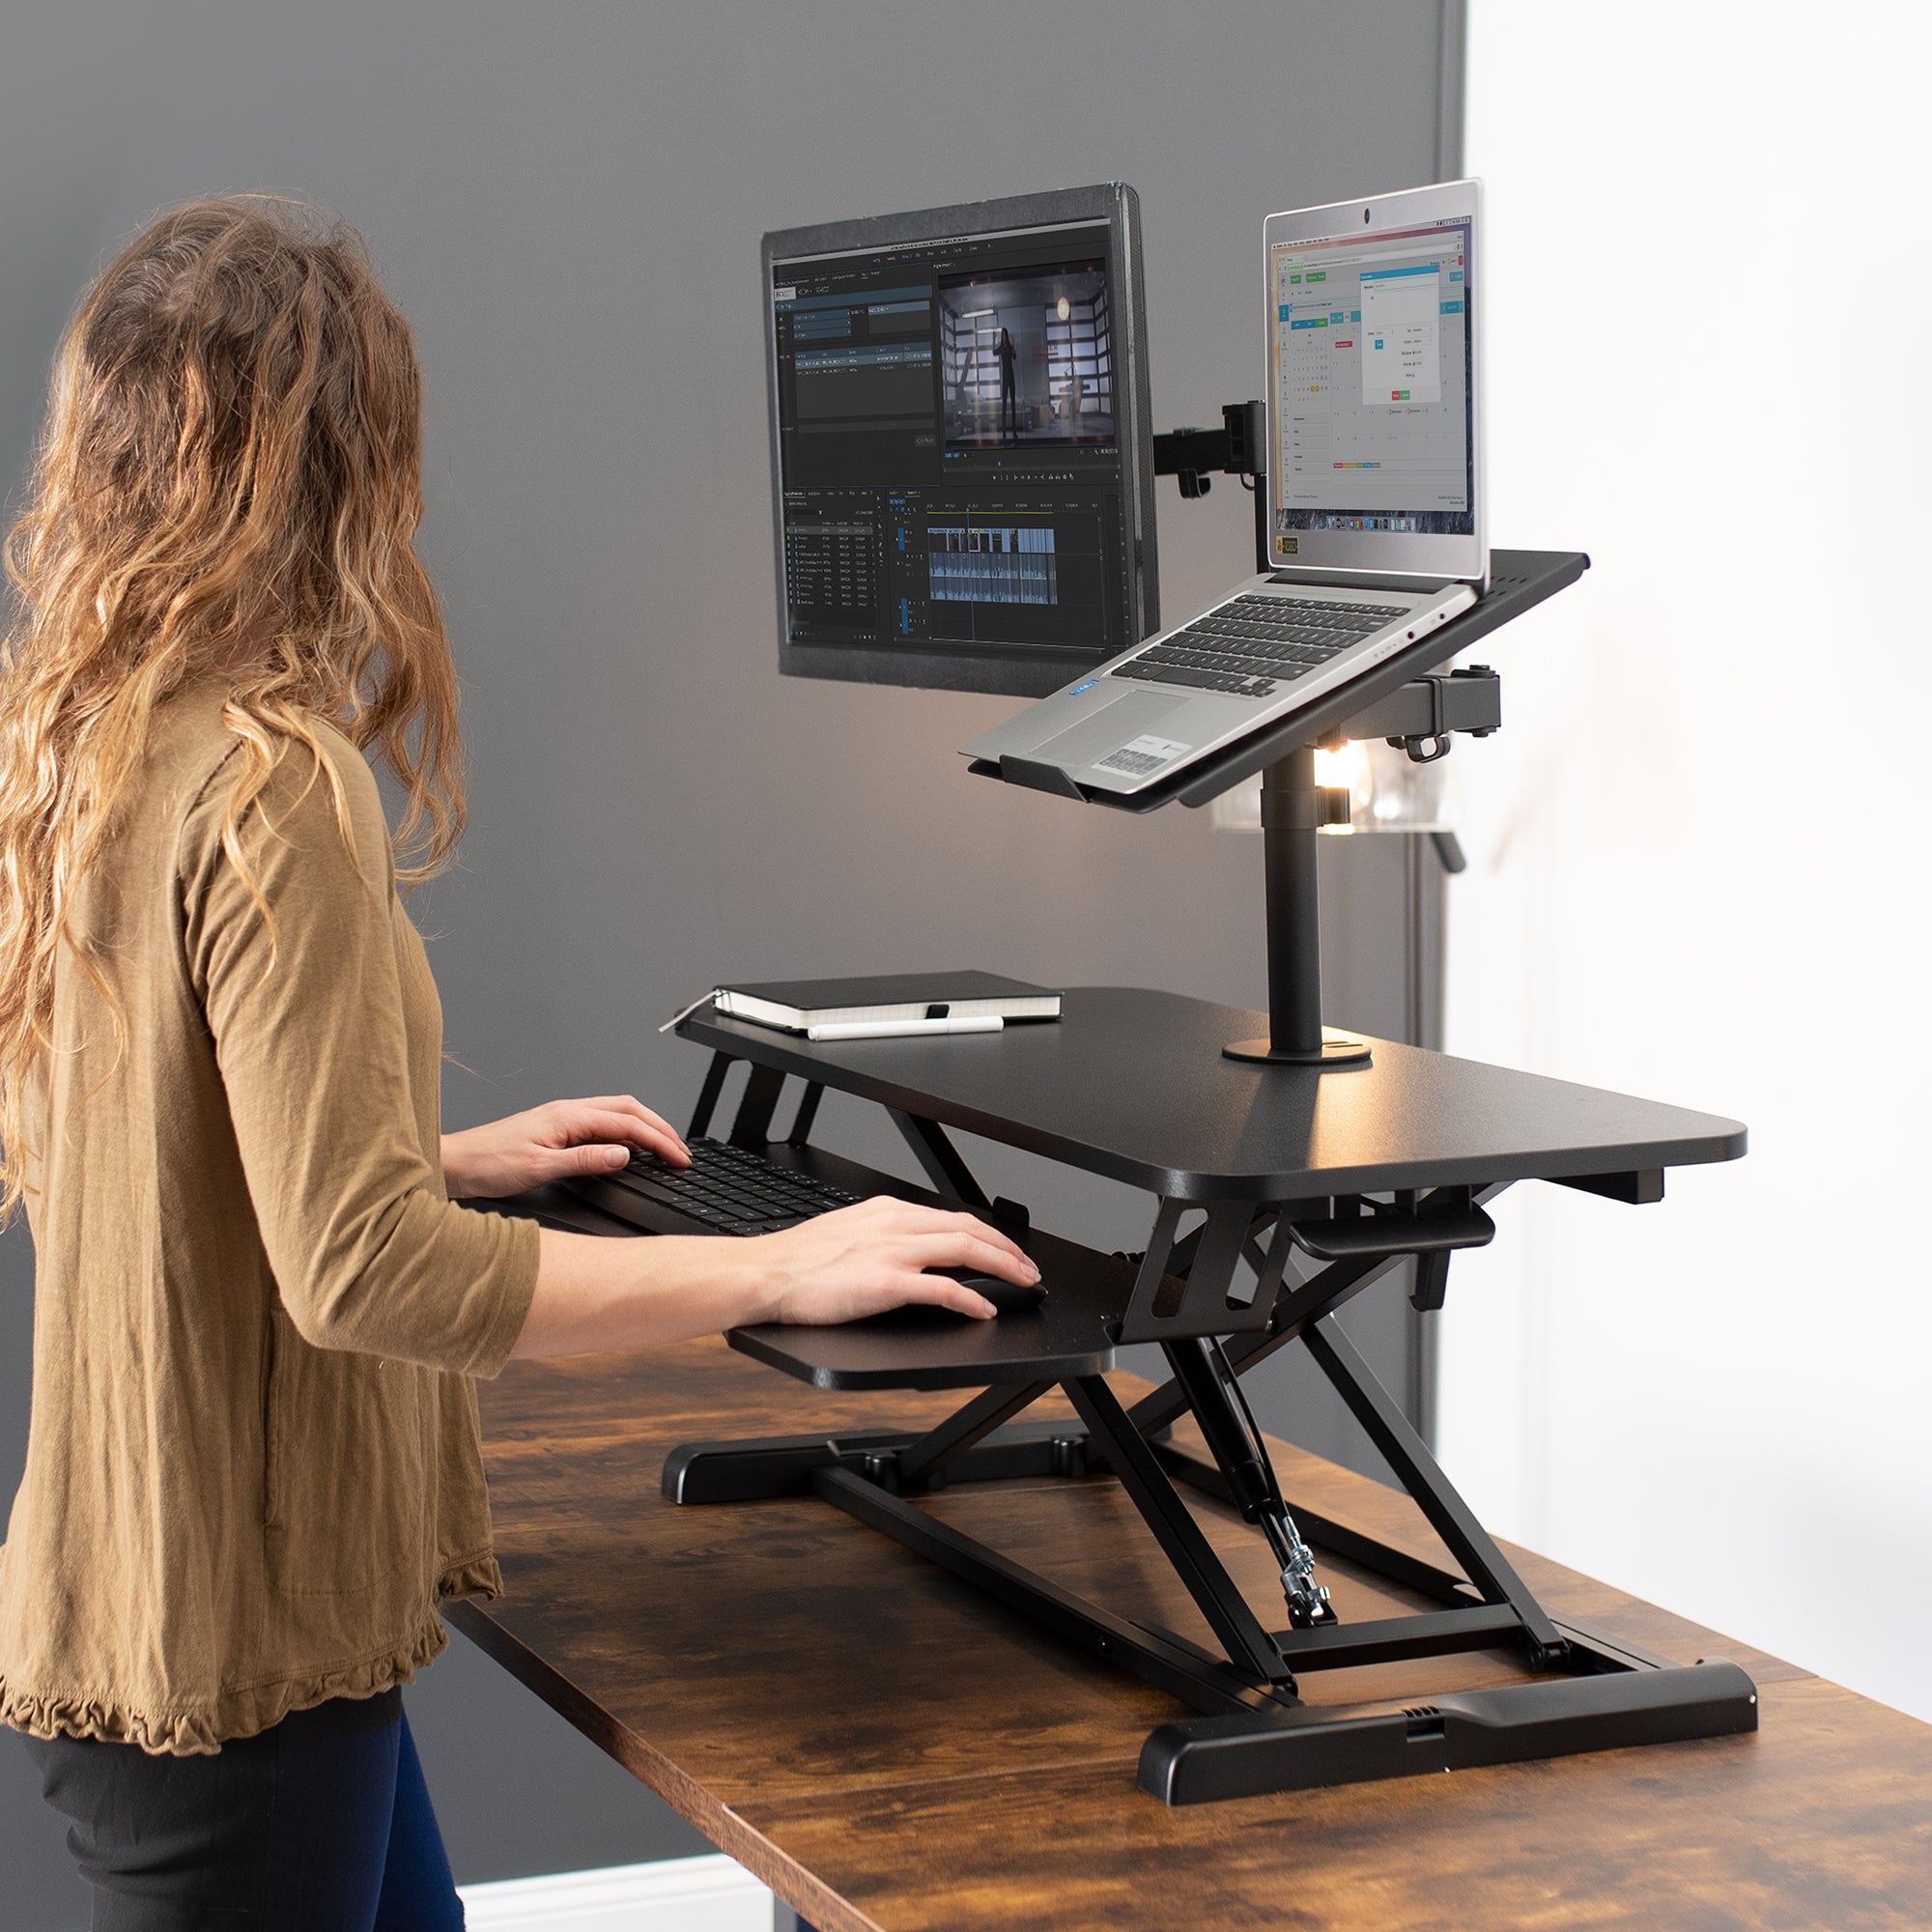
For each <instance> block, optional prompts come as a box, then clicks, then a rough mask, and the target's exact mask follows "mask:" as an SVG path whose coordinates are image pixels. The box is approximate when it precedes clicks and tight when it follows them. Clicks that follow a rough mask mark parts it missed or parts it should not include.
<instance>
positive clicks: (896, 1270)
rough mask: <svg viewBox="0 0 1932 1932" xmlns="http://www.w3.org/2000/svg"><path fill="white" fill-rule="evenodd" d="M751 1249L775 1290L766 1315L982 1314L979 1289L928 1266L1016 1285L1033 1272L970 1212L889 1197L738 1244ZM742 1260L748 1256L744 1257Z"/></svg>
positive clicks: (821, 1318)
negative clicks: (907, 1310)
mask: <svg viewBox="0 0 1932 1932" xmlns="http://www.w3.org/2000/svg"><path fill="white" fill-rule="evenodd" d="M745 1245H746V1246H747V1247H749V1248H751V1249H753V1251H754V1252H755V1255H756V1264H757V1266H758V1267H759V1269H760V1271H761V1272H762V1273H764V1275H765V1276H766V1280H767V1283H768V1286H769V1290H770V1293H771V1295H772V1312H771V1313H770V1315H769V1316H767V1317H766V1319H767V1320H768V1321H795V1322H809V1323H813V1324H818V1323H825V1322H833V1321H858V1320H859V1319H860V1318H861V1317H862V1316H867V1315H882V1314H884V1313H885V1311H886V1310H887V1309H890V1308H899V1307H903V1306H904V1305H905V1304H906V1303H908V1302H926V1303H929V1304H931V1305H932V1306H934V1307H937V1308H950V1309H952V1311H953V1312H954V1313H955V1314H958V1315H971V1316H974V1317H977V1318H978V1319H979V1320H980V1321H985V1320H987V1319H988V1318H989V1317H991V1316H992V1315H994V1314H995V1313H996V1312H997V1311H996V1310H995V1309H994V1307H993V1304H992V1303H991V1302H990V1301H988V1300H987V1299H986V1297H985V1296H984V1295H983V1294H978V1293H974V1291H973V1290H972V1289H970V1288H968V1287H967V1286H966V1285H965V1283H963V1282H958V1281H953V1280H951V1279H950V1278H949V1277H947V1276H946V1275H940V1274H927V1273H925V1272H923V1270H925V1269H927V1268H940V1267H956V1268H970V1269H971V1270H972V1271H973V1272H974V1273H976V1274H990V1275H997V1276H999V1278H1000V1279H1001V1280H1002V1281H1010V1282H1013V1283H1015V1284H1016V1285H1017V1286H1019V1287H1021V1288H1030V1287H1031V1286H1032V1285H1033V1284H1034V1283H1035V1282H1037V1280H1038V1279H1039V1270H1038V1268H1037V1267H1035V1266H1034V1264H1033V1263H1032V1262H1031V1261H1029V1260H1028V1259H1027V1257H1026V1256H1025V1255H1024V1254H1023V1253H1022V1252H1021V1251H1020V1249H1019V1248H1018V1247H1017V1246H1015V1245H1014V1243H1013V1242H1012V1241H1010V1240H1009V1239H1008V1238H1007V1236H1005V1235H1003V1234H1001V1233H1000V1232H999V1230H998V1229H997V1228H993V1227H989V1226H988V1225H987V1224H986V1223H985V1222H984V1221H981V1220H980V1218H979V1217H978V1216H977V1215H973V1214H958V1213H948V1212H946V1211H945V1210H943V1209H941V1208H921V1207H917V1206H915V1205H914V1204H913V1203H912V1202H910V1201H899V1200H895V1199H894V1198H893V1197H892V1196H891V1195H885V1194H881V1195H875V1196H874V1197H873V1198H872V1199H871V1200H869V1201H861V1202H860V1203H859V1204H858V1205H857V1206H856V1207H852V1208H838V1209H836V1210H835V1211H834V1212H832V1213H830V1214H818V1215H814V1216H813V1218H812V1219H810V1221H801V1222H800V1223H799V1224H798V1226H797V1227H795V1228H787V1229H785V1230H784V1231H783V1232H782V1233H781V1234H777V1235H760V1236H755V1237H754V1238H753V1240H751V1241H749V1242H747V1243H746V1244H745ZM748 1259H749V1257H748Z"/></svg>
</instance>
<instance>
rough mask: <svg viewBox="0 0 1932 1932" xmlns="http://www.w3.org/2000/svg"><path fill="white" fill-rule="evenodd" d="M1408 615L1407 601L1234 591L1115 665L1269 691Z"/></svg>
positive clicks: (1171, 679)
mask: <svg viewBox="0 0 1932 1932" xmlns="http://www.w3.org/2000/svg"><path fill="white" fill-rule="evenodd" d="M1406 614H1407V607H1406V605H1402V604H1334V603H1329V602H1327V601H1326V600H1325V599H1323V600H1318V599H1316V598H1312V597H1262V596H1251V597H1236V598H1235V599H1234V600H1233V601H1232V602H1230V603H1227V604H1223V605H1222V606H1221V608H1220V609H1219V610H1218V611H1209V612H1208V614H1207V616H1205V617H1197V618H1196V619H1195V620H1194V622H1193V623H1191V624H1189V625H1187V626H1186V628H1185V629H1183V630H1179V631H1176V632H1175V633H1174V634H1173V636H1171V637H1167V638H1163V639H1161V640H1160V642H1159V643H1157V644H1154V645H1153V646H1151V648H1150V649H1148V650H1145V651H1142V652H1141V653H1140V655H1139V656H1138V657H1133V658H1129V659H1128V660H1127V662H1126V663H1125V664H1123V665H1116V666H1115V667H1114V668H1113V671H1112V672H1111V673H1110V674H1111V675H1112V676H1114V677H1129V678H1139V679H1142V680H1144V681H1146V682H1147V683H1150V684H1180V685H1186V686H1188V687H1190V688H1191V689H1193V690H1196V691H1224V692H1226V693H1228V694H1229V695H1230V696H1234V697H1271V696H1273V695H1274V689H1275V685H1276V684H1277V682H1279V683H1283V684H1286V683H1288V682H1290V681H1292V680H1293V679H1294V678H1297V677H1306V676H1307V675H1308V673H1309V672H1310V671H1312V670H1320V669H1321V667H1322V666H1323V665H1325V664H1326V663H1327V662H1328V660H1329V659H1330V658H1332V657H1333V656H1334V655H1335V654H1336V653H1337V652H1338V651H1345V650H1347V649H1348V648H1349V646H1350V644H1358V643H1360V642H1361V640H1362V639H1364V638H1366V637H1370V636H1372V635H1373V634H1374V633H1375V632H1377V631H1379V630H1381V629H1382V628H1383V626H1384V625H1386V624H1388V623H1389V622H1390V621H1391V619H1393V618H1396V617H1401V616H1405V615H1406Z"/></svg>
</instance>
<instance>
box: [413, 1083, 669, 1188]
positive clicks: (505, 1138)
mask: <svg viewBox="0 0 1932 1932" xmlns="http://www.w3.org/2000/svg"><path fill="white" fill-rule="evenodd" d="M638 1148H645V1149H648V1150H649V1151H651V1152H652V1153H655V1154H660V1155H662V1156H663V1158H664V1159H666V1160H668V1161H669V1162H670V1164H671V1165H672V1166H673V1167H688V1166H689V1165H690V1164H691V1151H690V1150H689V1149H688V1148H687V1147H686V1146H685V1144H684V1142H683V1141H682V1140H680V1139H679V1138H678V1134H677V1129H676V1128H675V1127H673V1126H672V1125H671V1124H670V1123H669V1122H668V1121H665V1120H662V1119H660V1118H659V1116H657V1115H656V1114H654V1113H652V1112H651V1110H650V1109H649V1108H648V1107H646V1106H645V1105H643V1103H642V1102H641V1101H639V1100H637V1099H634V1098H633V1097H632V1096H631V1095H630V1094H607V1095H606V1096H605V1097H604V1098H602V1099H599V1100H552V1101H550V1102H549V1103H548V1104H546V1105H544V1106H541V1107H532V1108H531V1109H530V1110H529V1112H528V1113H526V1114H512V1115H511V1116H510V1117H509V1118H508V1119H507V1120H502V1121H492V1122H490V1123H489V1124H488V1125H487V1126H481V1127H470V1128H469V1129H467V1130H466V1131H465V1132H463V1133H460V1134H444V1135H443V1137H442V1182H443V1186H444V1187H445V1188H446V1189H447V1190H448V1193H449V1197H450V1199H451V1200H452V1201H463V1200H495V1199H499V1198H501V1197H502V1196H504V1195H507V1194H521V1193H523V1192H524V1190H525V1189H526V1188H528V1187H541V1186H542V1185H543V1184H544V1182H545V1181H547V1180H561V1179H563V1178H564V1177H565V1176H566V1175H572V1174H614V1173H615V1172H616V1171H617V1170H618V1169H619V1168H621V1167H622V1166H624V1165H625V1163H626V1162H627V1161H629V1159H630V1158H631V1155H632V1152H633V1151H635V1150H636V1149H638Z"/></svg>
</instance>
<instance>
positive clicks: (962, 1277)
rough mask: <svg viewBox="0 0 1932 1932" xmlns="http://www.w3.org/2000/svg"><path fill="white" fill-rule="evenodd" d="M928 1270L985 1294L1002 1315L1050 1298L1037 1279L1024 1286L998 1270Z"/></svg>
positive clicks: (1018, 1312) (1030, 1308)
mask: <svg viewBox="0 0 1932 1932" xmlns="http://www.w3.org/2000/svg"><path fill="white" fill-rule="evenodd" d="M926 1273H927V1274H943V1275H945V1276H946V1277H947V1278H948V1280H950V1281H957V1282H963V1283H964V1284H965V1285H966V1286H967V1287H968V1288H970V1289H971V1290H972V1291H973V1293H975V1294H983V1295H984V1296H985V1297H986V1299H987V1300H988V1301H990V1302H991V1303H992V1304H993V1306H994V1307H995V1308H996V1309H997V1310H998V1311H999V1312H1000V1313H1001V1314H1002V1315H1026V1314H1029V1313H1031V1312H1032V1311H1033V1310H1034V1309H1036V1308H1037V1307H1038V1306H1039V1305H1040V1304H1041V1302H1043V1301H1044V1300H1045V1299H1046V1287H1045V1284H1044V1283H1042V1282H1035V1283H1033V1285H1032V1286H1031V1287H1028V1288H1022V1287H1021V1286H1020V1284H1019V1283H1018V1282H1015V1281H1002V1280H1001V1279H1000V1277H999V1276H998V1275H996V1274H981V1273H980V1271H979V1270H978V1269H977V1268H964V1267H956V1268H927V1269H926Z"/></svg>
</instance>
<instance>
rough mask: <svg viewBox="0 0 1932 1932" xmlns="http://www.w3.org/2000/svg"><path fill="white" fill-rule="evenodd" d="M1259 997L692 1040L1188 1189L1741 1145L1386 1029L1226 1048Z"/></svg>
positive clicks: (1325, 1190)
mask: <svg viewBox="0 0 1932 1932" xmlns="http://www.w3.org/2000/svg"><path fill="white" fill-rule="evenodd" d="M1265 1028H1266V1021H1265V1019H1264V1017H1263V1016H1262V1015H1259V1014H1255V1013H1248V1012H1243V1011H1242V1010H1240V1009H1237V1008H1234V1007H1223V1006H1217V1005H1214V1004H1213V1003H1211V1002H1209V1001H1206V1000H1192V999H1187V998H1184V997H1182V996H1181V995H1179V994H1176V993H1162V992H1152V991H1147V990H1143V989H1139V988H1133V987H1124V986H1081V987H1073V988H1069V989H1068V990H1067V991H1066V992H1065V997H1064V1000H1063V1005H1062V1017H1061V1018H1060V1019H1059V1020H1058V1021H1052V1022H1044V1023H1035V1024H1027V1025H1016V1026H1009V1027H1008V1028H1007V1029H1006V1030H1005V1032H1003V1033H999V1034H983V1035H963V1036H940V1037H931V1038H909V1039H876V1040H842V1041H838V1042H828V1043H824V1044H818V1045H814V1044H813V1043H812V1042H811V1041H810V1040H808V1039H805V1038H804V1037H799V1036H795V1035H789V1034H782V1033H779V1032H776V1031H774V1030H773V1029H771V1028H769V1027H760V1026H754V1025H753V1024H751V1023H750V1022H748V1021H743V1020H732V1019H726V1018H725V1017H723V1016H722V1015H720V1014H718V1013H715V1012H712V1011H709V1010H702V1009H700V1011H698V1012H696V1013H694V1014H693V1015H691V1016H690V1017H689V1018H688V1019H686V1020H684V1021H683V1022H682V1023H681V1024H680V1026H679V1027H678V1032H679V1034H680V1035H681V1036H682V1037H684V1038H686V1039H689V1040H692V1041H694V1042H695V1043H696V1044H698V1045H701V1046H708V1047H713V1048H716V1049H718V1050H720V1051H722V1052H725V1053H726V1054H730V1055H733V1056H735V1057H737V1058H740V1059H746V1060H753V1061H755V1062H758V1063H760V1064H762V1065H767V1066H772V1067H777V1068H780V1069H781V1070H782V1071H784V1072H787V1073H794V1074H798V1075H800V1076H802V1077H804V1078H806V1079H808V1080H816V1081H822V1082H823V1083H824V1084H825V1085H826V1086H828V1087H831V1088H835V1089H838V1091H840V1092H843V1093H848V1094H857V1095H859V1096H860V1097H862V1098H865V1099H869V1100H875V1101H878V1102H879V1103H881V1104H882V1105H885V1106H888V1107H895V1108H898V1109H901V1110H903V1111H904V1112H907V1113H910V1114H913V1115H917V1116H919V1117H921V1118H923V1119H925V1120H930V1121H936V1122H940V1123H941V1124H942V1125H944V1126H948V1127H956V1128H959V1129H962V1130H964V1131H965V1132H968V1133H975V1134H981V1135H983V1136H985V1137H986V1138H987V1139H989V1140H994V1141H1000V1142H1004V1143H1006V1144H1007V1145H1009V1146H1012V1147H1017V1148H1023V1149H1025V1150H1027V1151H1030V1152H1034V1153H1038V1154H1042V1155H1044V1156H1046V1157H1047V1158H1049V1159H1053V1160H1058V1161H1064V1162H1065V1163H1067V1164H1068V1165H1069V1166H1073V1167H1078V1168H1083V1169H1086V1170H1087V1171H1089V1172H1091V1173H1094V1174H1102V1175H1106V1176H1109V1177H1110V1178H1112V1179H1116V1180H1122V1181H1125V1182H1126V1183H1128V1184H1129V1185H1130V1186H1135V1187H1143V1188H1146V1189H1148V1190H1150V1191H1151V1192H1152V1193H1155V1194H1161V1195H1167V1196H1171V1197H1174V1198H1176V1199H1179V1200H1184V1201H1211V1200H1252V1201H1258V1202H1262V1201H1295V1200H1304V1199H1312V1198H1319V1197H1321V1196H1325V1195H1335V1194H1365V1193H1379V1192H1382V1191H1385V1190H1388V1189H1392V1188H1411V1187H1435V1186H1444V1185H1460V1184H1464V1183H1469V1184H1483V1183H1491V1182H1503V1181H1513V1180H1525V1179H1577V1178H1583V1177H1592V1176H1599V1175H1608V1174H1632V1173H1640V1172H1651V1171H1656V1170H1659V1169H1662V1168H1666V1167H1676V1166H1683V1165H1691V1164H1696V1163H1701V1162H1707V1161H1719V1160H1735V1159H1737V1158H1738V1157H1739V1156H1740V1155H1741V1154H1743V1152H1744V1151H1745V1129H1744V1127H1743V1126H1742V1125H1741V1124H1740V1123H1739V1122H1736V1121H1730V1120H1724V1119H1722V1118H1720V1117H1719V1116H1716V1115H1711V1114H1700V1113H1692V1112H1690V1110H1689V1109H1687V1108H1683V1107H1674V1106H1667V1105H1664V1104H1663V1103H1662V1102H1659V1101H1655V1100H1642V1099H1636V1098H1633V1097H1632V1096H1630V1095H1627V1094H1611V1093H1606V1092H1604V1091H1603V1090H1601V1089H1599V1088H1594V1087H1582V1086H1577V1085H1575V1084H1574V1083H1572V1082H1570V1081H1566V1080H1551V1079H1548V1078H1546V1077H1544V1076H1543V1075H1541V1074H1534V1073H1521V1072H1518V1071H1515V1070H1513V1069H1511V1068H1509V1067H1501V1066H1488V1065H1482V1064H1480V1063H1478V1062H1476V1061H1470V1060H1459V1059H1456V1058H1454V1057H1453V1056H1451V1055H1448V1054H1440V1053H1429V1052H1425V1051H1423V1050H1421V1049H1419V1048H1416V1047H1409V1046H1404V1045H1403V1044H1401V1043H1400V1042H1399V1041H1396V1040H1382V1039H1378V1040H1376V1041H1374V1048H1375V1058H1374V1061H1373V1064H1372V1065H1368V1066H1365V1067H1361V1068H1359V1069H1350V1070H1347V1071H1332V1072H1319V1071H1316V1070H1314V1069H1310V1068H1304V1067H1290V1066H1257V1065H1244V1064H1242V1063H1239V1062H1236V1061H1231V1060H1226V1059H1224V1058H1223V1057H1222V1054H1221V1047H1222V1045H1223V1043H1224V1042H1225V1041H1227V1040H1230V1039H1235V1038H1238V1037H1241V1036H1242V1035H1243V1034H1244V1033H1246V1034H1253V1033H1256V1032H1258V1031H1265Z"/></svg>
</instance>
